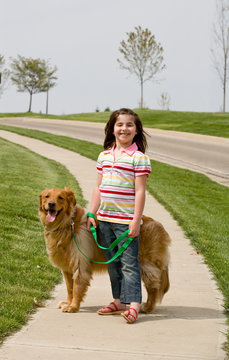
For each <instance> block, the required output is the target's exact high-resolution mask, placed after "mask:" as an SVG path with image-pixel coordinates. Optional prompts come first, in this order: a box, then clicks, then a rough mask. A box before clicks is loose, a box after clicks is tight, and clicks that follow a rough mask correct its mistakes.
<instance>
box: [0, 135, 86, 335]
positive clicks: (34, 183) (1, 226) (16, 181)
mask: <svg viewBox="0 0 229 360" xmlns="http://www.w3.org/2000/svg"><path fill="white" fill-rule="evenodd" d="M0 148H1V151H0V163H1V166H0V202H1V210H3V209H4V211H1V214H0V264H1V266H0V342H1V341H2V339H3V338H4V336H6V335H7V334H9V333H11V332H12V331H15V330H17V329H19V328H20V327H21V326H22V325H23V324H24V323H25V321H26V320H27V319H28V317H29V315H30V314H31V313H32V312H33V311H34V308H35V306H34V300H33V299H34V297H36V299H37V300H38V301H42V300H44V299H47V298H49V297H50V291H51V289H52V288H53V286H54V284H56V283H57V282H59V281H60V280H61V275H60V272H59V270H57V269H55V268H53V266H51V265H50V263H49V260H48V257H47V254H46V250H45V241H44V236H43V227H42V225H41V224H40V220H39V217H38V205H39V199H38V195H39V194H40V192H41V191H42V190H43V189H44V188H46V187H61V188H62V187H64V186H70V187H71V188H72V189H74V192H75V193H76V195H77V198H78V201H79V202H80V203H81V204H84V201H83V199H82V195H81V192H80V190H79V187H78V184H77V182H76V180H75V178H74V177H73V176H72V175H71V174H70V173H69V172H68V171H67V170H66V168H65V167H64V166H62V165H60V164H58V163H56V162H54V161H50V160H47V159H45V158H42V157H41V156H39V155H37V154H35V153H32V152H30V151H28V150H27V149H24V148H23V147H20V146H17V145H14V144H11V143H9V142H7V141H5V140H2V139H1V138H0Z"/></svg>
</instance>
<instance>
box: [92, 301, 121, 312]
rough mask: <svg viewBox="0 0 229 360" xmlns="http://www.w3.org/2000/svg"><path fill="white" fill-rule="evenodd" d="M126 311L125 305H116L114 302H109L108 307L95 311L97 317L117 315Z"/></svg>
mask: <svg viewBox="0 0 229 360" xmlns="http://www.w3.org/2000/svg"><path fill="white" fill-rule="evenodd" d="M124 310H126V305H125V304H121V303H120V302H119V303H116V302H115V301H113V302H111V303H110V304H109V305H108V306H104V307H102V308H101V309H99V310H98V311H97V313H98V314H99V315H119V314H121V313H123V311H124Z"/></svg>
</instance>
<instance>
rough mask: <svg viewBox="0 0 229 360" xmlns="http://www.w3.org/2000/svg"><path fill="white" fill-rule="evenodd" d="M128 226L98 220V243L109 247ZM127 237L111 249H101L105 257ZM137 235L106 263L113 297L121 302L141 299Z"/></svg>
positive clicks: (114, 251)
mask: <svg viewBox="0 0 229 360" xmlns="http://www.w3.org/2000/svg"><path fill="white" fill-rule="evenodd" d="M128 228H129V225H126V224H116V223H111V222H107V221H99V225H98V227H97V230H98V237H99V239H100V244H101V245H102V246H103V247H109V246H110V244H111V243H112V242H113V241H114V240H115V239H117V237H119V236H120V235H121V234H122V233H123V232H124V231H126V230H127V229H128ZM126 239H127V237H125V238H124V239H123V240H122V241H121V242H120V244H119V245H117V246H116V247H115V248H114V249H112V250H103V251H104V255H105V258H106V259H107V260H109V259H111V258H112V257H113V256H114V254H115V253H116V252H117V250H118V249H119V248H120V247H121V246H122V244H123V243H124V242H125V240H126ZM138 246H139V236H137V237H136V238H134V240H133V241H132V242H131V244H130V245H129V246H128V248H127V249H126V250H125V251H124V252H123V253H122V254H121V255H120V256H119V257H118V258H117V259H115V260H114V261H112V262H111V263H109V264H108V272H109V276H110V281H111V288H112V294H113V298H114V299H120V301H121V303H124V304H130V303H131V302H139V303H141V301H142V291H141V271H140V265H139V261H138Z"/></svg>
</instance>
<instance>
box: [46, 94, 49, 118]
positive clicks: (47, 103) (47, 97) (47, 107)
mask: <svg viewBox="0 0 229 360" xmlns="http://www.w3.org/2000/svg"><path fill="white" fill-rule="evenodd" d="M46 95H47V96H46V114H48V111H49V91H48V90H47V94H46Z"/></svg>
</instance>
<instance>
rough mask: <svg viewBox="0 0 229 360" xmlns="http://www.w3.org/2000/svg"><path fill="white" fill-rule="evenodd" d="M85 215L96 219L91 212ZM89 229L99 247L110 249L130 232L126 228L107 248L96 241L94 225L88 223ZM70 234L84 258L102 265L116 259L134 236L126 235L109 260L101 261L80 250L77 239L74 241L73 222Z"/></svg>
mask: <svg viewBox="0 0 229 360" xmlns="http://www.w3.org/2000/svg"><path fill="white" fill-rule="evenodd" d="M87 216H88V217H92V218H93V219H94V220H96V218H95V215H94V214H92V213H87ZM90 230H91V232H92V235H93V237H94V239H95V242H96V244H97V246H98V247H100V248H101V249H103V250H111V249H113V248H114V247H115V246H116V245H117V244H119V243H120V242H121V241H122V240H123V239H124V238H125V237H126V236H127V235H128V234H129V232H130V230H129V229H127V230H126V231H124V232H123V233H122V234H121V235H120V236H119V237H118V238H117V239H116V240H115V241H113V243H112V244H111V245H110V246H109V247H108V248H106V247H103V246H101V245H99V243H98V241H97V234H96V230H95V227H94V226H93V225H92V224H91V225H90ZM72 235H73V239H74V241H75V244H76V246H77V248H78V250H79V252H80V253H81V254H82V255H83V256H84V257H85V258H86V259H88V260H90V261H92V262H93V263H96V264H104V265H106V264H109V263H111V262H112V261H114V260H115V259H117V257H119V256H120V255H121V254H122V253H123V251H125V250H126V249H127V248H128V246H129V245H130V243H131V242H132V241H133V240H134V238H131V237H128V239H127V240H126V241H125V242H124V244H123V245H122V246H121V247H120V249H119V250H118V251H117V252H116V254H115V255H114V256H113V257H112V258H111V259H110V260H108V261H104V262H102V261H95V260H92V259H90V258H89V257H88V256H87V255H85V254H84V253H83V252H82V251H81V250H80V248H79V245H78V244H77V241H76V237H75V233H74V223H73V224H72Z"/></svg>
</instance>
